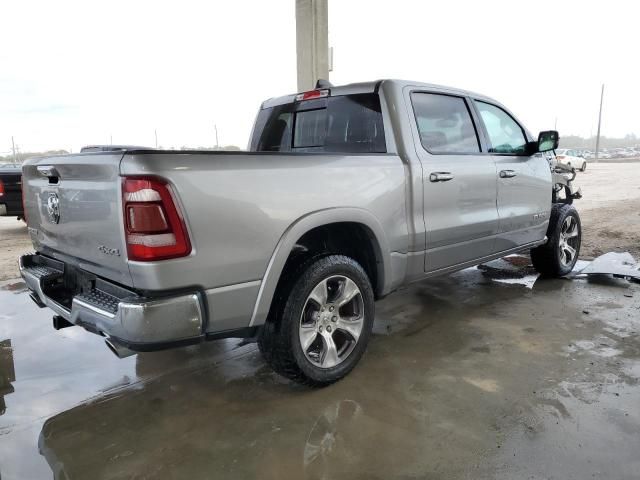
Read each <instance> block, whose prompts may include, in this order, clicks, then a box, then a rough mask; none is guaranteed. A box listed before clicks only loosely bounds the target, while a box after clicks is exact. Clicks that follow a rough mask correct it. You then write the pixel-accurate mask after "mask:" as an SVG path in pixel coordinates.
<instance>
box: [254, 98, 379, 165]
mask: <svg viewBox="0 0 640 480" xmlns="http://www.w3.org/2000/svg"><path fill="white" fill-rule="evenodd" d="M251 151H256V152H292V151H293V152H332V153H385V152H386V151H387V148H386V142H385V137H384V126H383V122H382V112H381V110H380V97H379V96H378V95H377V94H373V93H363V94H356V95H341V96H337V97H327V98H323V99H317V100H307V101H301V102H295V103H289V104H285V105H278V106H276V107H271V108H265V109H262V110H260V113H259V114H258V118H257V119H256V124H255V126H254V132H253V136H252V138H251Z"/></svg>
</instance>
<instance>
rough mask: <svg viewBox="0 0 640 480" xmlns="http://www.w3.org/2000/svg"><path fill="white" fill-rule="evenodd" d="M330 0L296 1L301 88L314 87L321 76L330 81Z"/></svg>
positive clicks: (297, 50) (301, 89) (299, 83)
mask: <svg viewBox="0 0 640 480" xmlns="http://www.w3.org/2000/svg"><path fill="white" fill-rule="evenodd" d="M327 3H328V0H296V55H297V58H298V91H300V92H303V91H306V90H312V89H313V88H314V87H315V86H316V81H317V80H318V79H319V78H322V79H325V80H329V22H328V7H327Z"/></svg>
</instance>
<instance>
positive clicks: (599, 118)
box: [595, 83, 604, 162]
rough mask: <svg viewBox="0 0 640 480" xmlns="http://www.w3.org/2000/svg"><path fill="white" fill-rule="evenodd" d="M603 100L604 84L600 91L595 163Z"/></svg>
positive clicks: (598, 146)
mask: <svg viewBox="0 0 640 480" xmlns="http://www.w3.org/2000/svg"><path fill="white" fill-rule="evenodd" d="M603 98H604V83H603V84H602V90H600V113H598V134H597V136H596V156H595V161H596V162H597V161H598V151H599V150H600V123H601V122H602V99H603Z"/></svg>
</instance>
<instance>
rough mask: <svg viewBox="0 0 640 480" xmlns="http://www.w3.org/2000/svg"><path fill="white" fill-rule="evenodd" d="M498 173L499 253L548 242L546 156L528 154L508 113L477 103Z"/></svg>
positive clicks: (520, 131) (521, 131) (524, 138)
mask: <svg viewBox="0 0 640 480" xmlns="http://www.w3.org/2000/svg"><path fill="white" fill-rule="evenodd" d="M474 103H475V107H476V109H477V111H478V113H479V117H480V118H481V119H482V123H483V126H484V129H485V132H486V136H487V138H488V141H489V143H490V150H489V151H490V152H491V153H492V155H493V156H494V159H495V163H496V169H497V171H498V215H499V217H500V224H499V230H498V235H497V237H496V246H495V248H496V250H497V251H503V250H509V249H512V248H515V247H519V246H521V245H526V244H528V243H532V242H535V241H538V240H541V239H543V238H544V236H545V233H546V231H547V225H548V222H549V209H550V206H551V189H550V185H551V171H550V169H549V163H548V161H547V160H546V159H545V158H544V157H543V156H542V155H539V154H538V155H529V154H528V153H527V150H528V149H527V136H526V134H525V131H524V129H523V128H522V127H521V126H520V124H518V122H517V121H516V120H515V118H513V116H512V115H510V114H509V113H508V112H507V111H506V110H504V109H503V108H502V107H499V106H497V105H493V104H491V103H487V102H484V101H480V100H475V102H474Z"/></svg>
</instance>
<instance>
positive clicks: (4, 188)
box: [0, 163, 24, 220]
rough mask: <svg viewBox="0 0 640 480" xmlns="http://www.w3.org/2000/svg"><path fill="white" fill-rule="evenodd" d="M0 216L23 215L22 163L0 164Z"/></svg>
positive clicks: (19, 217)
mask: <svg viewBox="0 0 640 480" xmlns="http://www.w3.org/2000/svg"><path fill="white" fill-rule="evenodd" d="M0 217H18V220H20V219H21V218H23V217H24V209H23V208H22V165H17V164H13V163H4V164H0Z"/></svg>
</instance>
